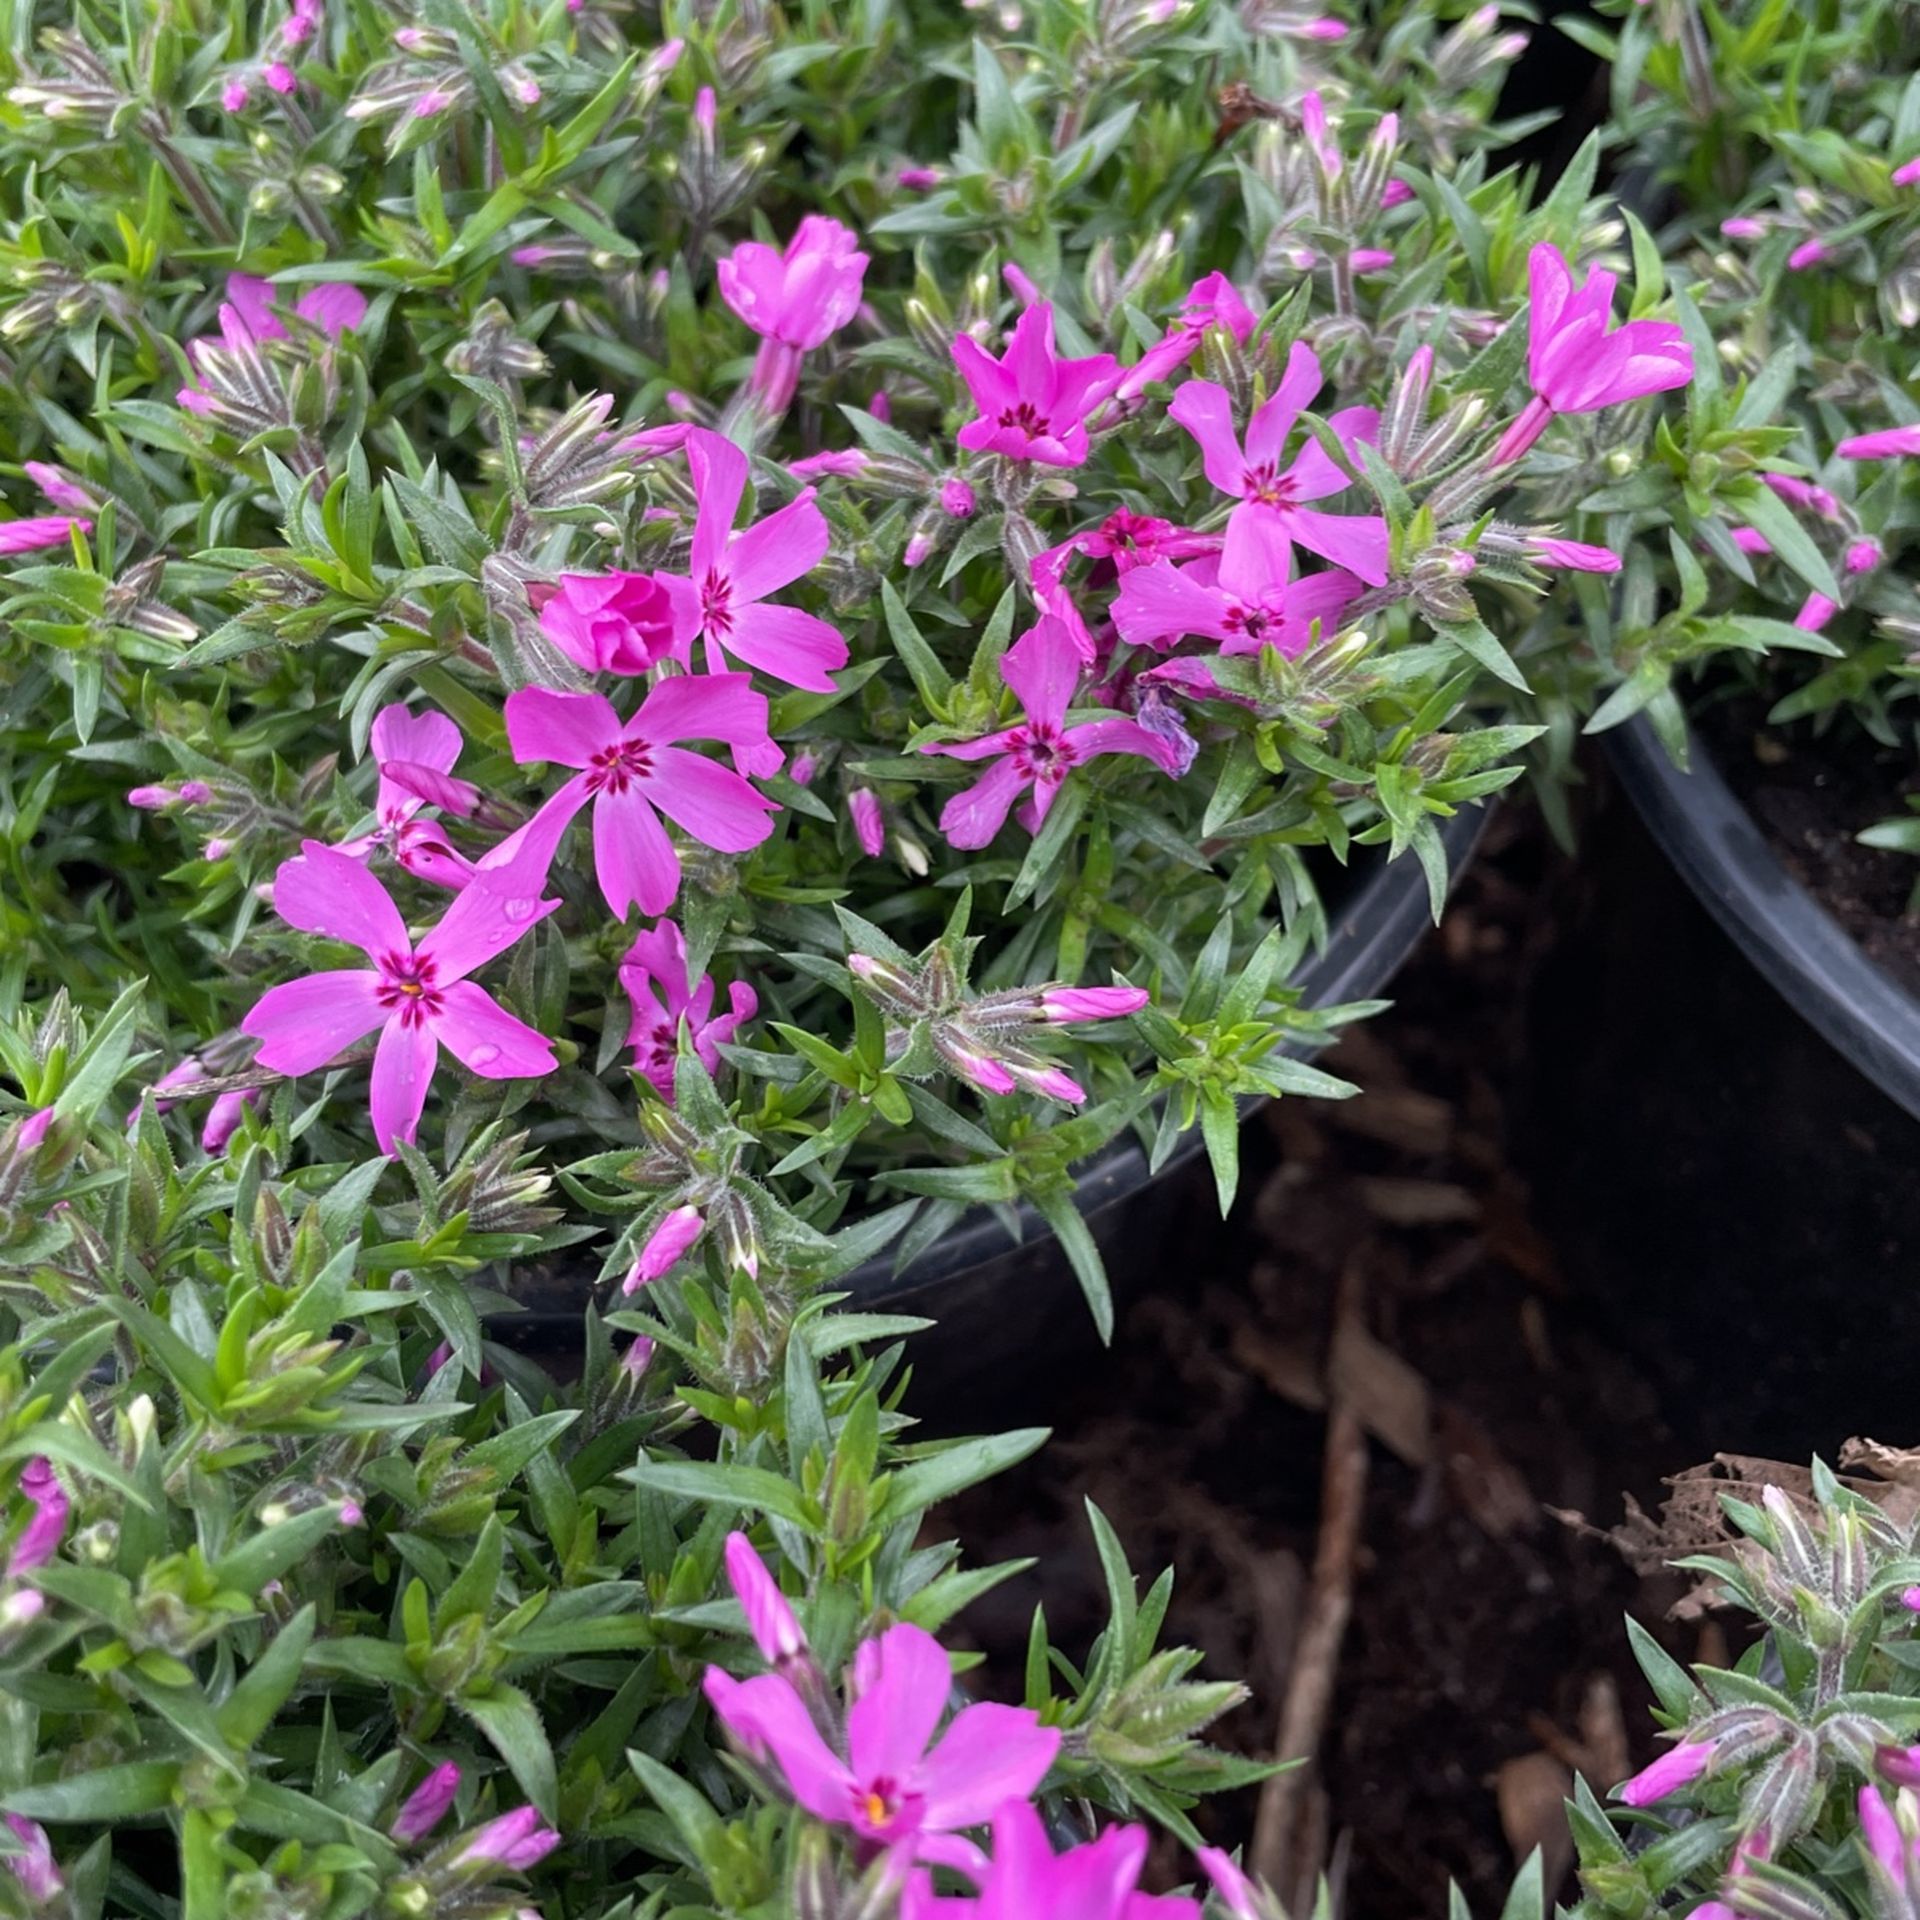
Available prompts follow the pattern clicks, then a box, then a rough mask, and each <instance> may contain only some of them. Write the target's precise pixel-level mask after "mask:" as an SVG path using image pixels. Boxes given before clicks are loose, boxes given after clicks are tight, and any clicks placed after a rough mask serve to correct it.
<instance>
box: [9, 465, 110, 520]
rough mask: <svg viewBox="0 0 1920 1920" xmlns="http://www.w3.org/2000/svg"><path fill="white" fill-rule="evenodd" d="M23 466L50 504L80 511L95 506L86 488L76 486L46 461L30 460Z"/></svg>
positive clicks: (28, 476)
mask: <svg viewBox="0 0 1920 1920" xmlns="http://www.w3.org/2000/svg"><path fill="white" fill-rule="evenodd" d="M22 466H23V470H24V471H25V473H26V476H27V478H28V479H29V480H31V481H32V482H33V484H34V485H35V486H36V487H38V488H39V489H40V491H41V492H42V493H43V494H45V495H46V497H47V500H48V502H49V504H51V505H53V506H56V507H70V508H78V509H84V508H87V507H91V506H92V505H93V496H92V495H91V494H90V493H88V492H87V490H86V489H85V488H84V487H80V486H76V485H75V484H74V483H73V482H72V481H71V480H69V479H68V478H67V476H66V475H65V474H64V473H62V472H61V471H60V469H59V468H58V467H50V466H48V465H47V463H46V462H45V461H44V460H28V461H25V462H23V463H22Z"/></svg>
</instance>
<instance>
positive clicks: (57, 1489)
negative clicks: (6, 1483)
mask: <svg viewBox="0 0 1920 1920" xmlns="http://www.w3.org/2000/svg"><path fill="white" fill-rule="evenodd" d="M20 1497H21V1498H22V1499H23V1500H25V1501H26V1503H27V1504H28V1506H29V1507H31V1508H32V1509H33V1511H32V1512H31V1513H30V1514H29V1515H28V1516H27V1524H26V1525H25V1526H24V1527H23V1528H22V1529H21V1530H20V1536H19V1538H18V1539H17V1540H15V1541H14V1543H13V1547H12V1550H11V1551H10V1552H9V1553H8V1555H7V1566H6V1578H7V1579H9V1580H18V1579H20V1578H21V1576H22V1575H24V1574H29V1573H32V1572H33V1571H34V1570H35V1569H36V1568H39V1567H44V1566H45V1565H46V1564H47V1562H48V1561H49V1560H51V1559H52V1558H53V1556H54V1555H55V1554H56V1553H58V1552H59V1551H60V1542H61V1541H62V1539H64V1538H65V1537H66V1531H67V1518H68V1515H69V1514H70V1513H71V1511H72V1508H71V1505H70V1503H69V1502H68V1499H67V1494H66V1489H65V1488H64V1487H62V1486H61V1484H60V1482H59V1481H58V1479H56V1478H55V1476H54V1471H53V1463H52V1462H51V1461H50V1460H48V1459H47V1457H46V1456H45V1455H44V1454H35V1455H34V1457H33V1458H32V1459H31V1460H29V1461H28V1462H27V1464H26V1465H25V1466H24V1467H22V1468H21V1469H20Z"/></svg>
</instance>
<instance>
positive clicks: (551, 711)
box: [507, 687, 620, 767]
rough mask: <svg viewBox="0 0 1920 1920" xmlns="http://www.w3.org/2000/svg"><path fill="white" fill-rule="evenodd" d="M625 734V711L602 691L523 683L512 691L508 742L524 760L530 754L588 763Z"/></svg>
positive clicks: (531, 757)
mask: <svg viewBox="0 0 1920 1920" xmlns="http://www.w3.org/2000/svg"><path fill="white" fill-rule="evenodd" d="M619 738H620V716H619V715H618V714H617V713H615V712H614V710H613V702H612V701H611V700H608V699H606V698H605V697H604V696H603V695H601V694H597V693H555V692H554V691H553V690H552V689H551V688H549V687H522V688H521V689H520V690H519V691H518V692H517V693H510V694H508V695H507V744H508V745H509V746H510V747H511V748H512V749H513V757H514V759H515V760H516V761H517V762H519V764H520V765H522V766H525V765H526V764H527V762H528V761H529V760H550V761H552V762H553V763H554V764H555V765H556V766H562V767H584V766H588V765H590V764H591V763H592V761H593V756H594V755H595V754H596V753H601V752H603V751H605V749H606V748H608V747H610V746H612V745H613V743H614V742H615V741H616V740H618V739H619Z"/></svg>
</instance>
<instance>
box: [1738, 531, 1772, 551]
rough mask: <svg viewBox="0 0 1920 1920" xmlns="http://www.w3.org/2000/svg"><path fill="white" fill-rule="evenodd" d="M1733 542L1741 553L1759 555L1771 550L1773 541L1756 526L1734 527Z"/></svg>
mask: <svg viewBox="0 0 1920 1920" xmlns="http://www.w3.org/2000/svg"><path fill="white" fill-rule="evenodd" d="M1733 544H1734V545H1735V546H1736V547H1738V548H1739V549H1740V551H1741V552H1742V553H1751V554H1754V555H1759V554H1763V553H1771V552H1772V551H1773V542H1772V541H1771V540H1769V539H1768V538H1767V536H1766V535H1765V534H1764V533H1762V532H1761V531H1760V529H1759V528H1758V527H1735V528H1734V530H1733Z"/></svg>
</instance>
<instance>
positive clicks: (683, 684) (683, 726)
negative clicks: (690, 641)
mask: <svg viewBox="0 0 1920 1920" xmlns="http://www.w3.org/2000/svg"><path fill="white" fill-rule="evenodd" d="M506 713H507V740H508V743H509V744H510V745H511V747H512V748H513V757H514V758H515V759H516V760H517V761H520V762H521V763H522V764H525V763H526V762H528V761H531V760H548V761H552V762H554V763H555V764H556V765H558V766H563V767H578V768H579V769H580V771H579V772H578V773H577V774H575V775H574V777H573V778H572V779H571V780H569V781H568V782H567V783H566V785H565V786H563V787H562V788H561V789H560V791H559V792H558V793H556V794H555V795H554V796H553V798H552V799H551V800H549V801H548V802H547V804H546V805H545V806H544V807H543V808H541V810H540V812H539V814H537V815H536V816H535V822H540V823H546V824H547V825H550V826H553V827H556V828H557V827H558V826H560V825H564V824H565V822H566V821H568V820H571V819H572V818H573V816H574V815H575V814H576V813H578V812H579V811H580V809H581V808H582V807H584V806H585V805H586V804H587V803H588V802H589V801H591V802H592V803H593V865H594V872H595V873H596V874H597V875H598V876H599V880H600V891H601V893H602V894H603V895H604V896H605V898H606V902H607V905H608V907H609V908H610V909H611V910H612V911H613V912H614V913H615V914H617V915H619V917H620V918H621V919H623V920H624V919H625V918H626V916H627V912H628V910H629V909H630V908H632V907H633V906H635V905H638V907H639V909H640V911H641V912H642V913H647V914H656V913H664V912H666V910H667V908H668V907H670V906H671V905H672V904H673V898H674V895H675V894H677V893H678V892H679V891H680V856H679V855H678V854H677V853H676V852H675V851H674V848H673V842H672V841H671V840H670V839H668V837H667V830H666V828H665V827H663V826H662V825H661V824H660V815H661V814H662V813H664V814H665V815H666V816H667V818H668V819H670V820H672V821H673V822H674V823H675V824H676V825H678V826H680V827H681V828H683V829H684V830H685V831H686V832H687V833H689V834H691V835H692V836H693V837H694V839H696V840H698V841H700V842H701V843H702V844H703V845H705V846H709V847H713V848H715V849H717V850H718V851H719V852H721V853H745V852H746V851H747V849H748V848H750V847H757V846H758V845H759V844H760V842H761V841H762V840H764V839H765V838H766V837H767V835H768V834H769V833H771V832H772V831H773V825H772V823H771V822H770V821H769V820H768V819H767V817H766V816H767V815H768V814H770V813H777V812H778V811H779V808H778V807H777V806H776V805H775V803H774V802H773V801H771V800H769V799H767V798H766V797H765V796H764V795H763V794H760V793H756V792H755V791H754V789H753V788H752V787H751V786H750V785H748V783H747V782H746V781H745V780H743V779H742V778H741V777H740V775H739V774H737V773H735V772H733V771H732V770H731V769H730V768H727V767H723V766H721V765H720V764H719V762H718V761H716V760H709V759H708V758H707V757H706V755H705V754H700V753H694V752H691V751H689V749H687V748H686V747H683V746H681V745H679V744H678V743H679V742H680V741H682V740H719V741H723V742H724V743H725V744H727V745H728V746H732V747H736V748H739V749H741V750H742V751H744V752H746V753H749V754H755V753H756V752H757V750H758V749H762V748H765V747H767V746H769V745H771V742H770V741H769V740H768V738H767V703H766V700H765V698H764V697H763V696H762V695H760V694H757V693H755V692H754V690H753V687H752V685H751V684H750V682H749V681H748V679H747V676H746V675H745V674H744V673H715V674H701V675H696V674H676V675H675V676H674V677H673V678H672V679H670V680H662V681H660V682H659V683H658V684H657V685H656V686H654V687H653V688H651V689H650V690H649V692H648V694H647V697H646V698H645V699H644V700H643V701H641V703H640V708H639V711H638V712H637V713H635V714H634V716H633V718H632V719H631V720H628V721H625V722H623V721H622V720H621V718H620V716H619V714H617V713H616V712H615V711H614V709H613V703H612V702H611V701H610V700H607V699H605V698H604V697H603V696H602V695H600V694H597V693H554V692H552V691H550V690H549V689H547V688H545V687H522V688H521V689H520V690H519V691H518V692H517V693H513V694H509V695H508V697H507V708H506ZM773 751H774V753H775V754H776V755H777V754H778V752H779V749H778V748H777V747H776V748H774V749H773ZM656 808H657V809H658V811H657V812H656V811H655V809H656ZM535 822H530V823H529V825H530V826H531V825H533V824H534V823H535Z"/></svg>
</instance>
